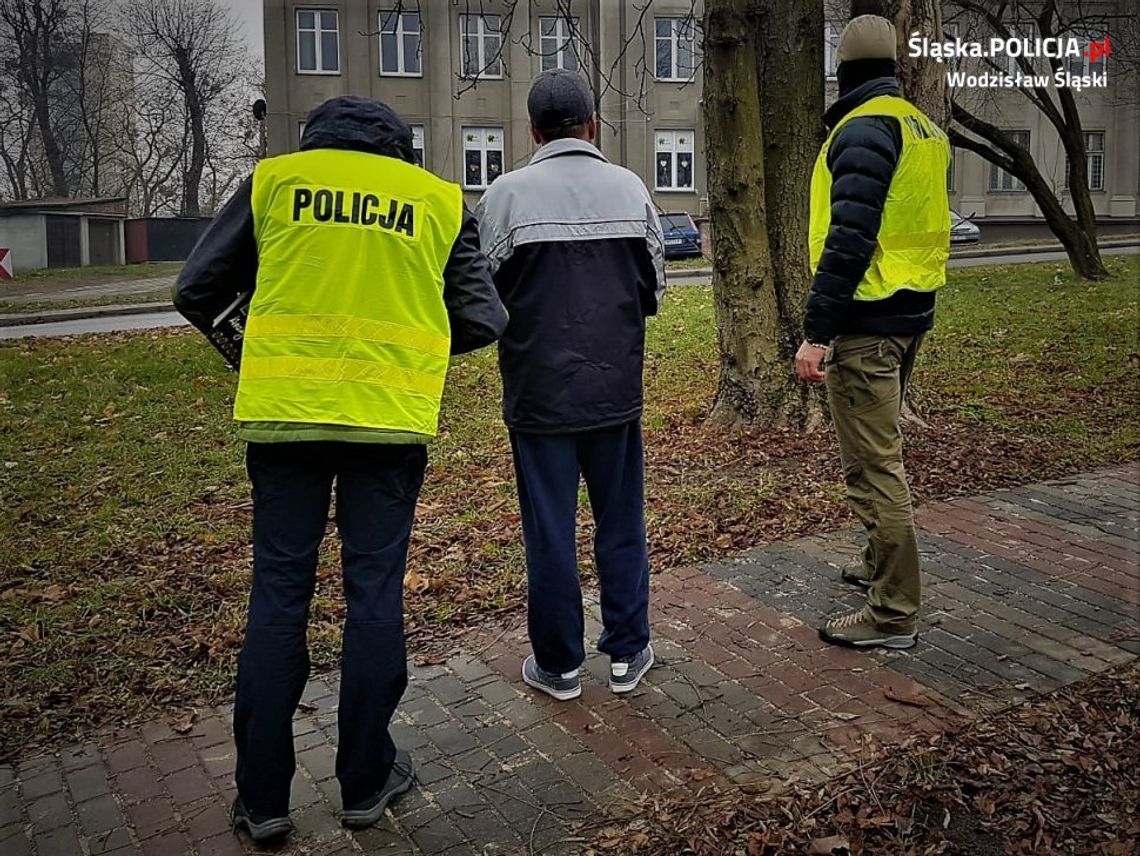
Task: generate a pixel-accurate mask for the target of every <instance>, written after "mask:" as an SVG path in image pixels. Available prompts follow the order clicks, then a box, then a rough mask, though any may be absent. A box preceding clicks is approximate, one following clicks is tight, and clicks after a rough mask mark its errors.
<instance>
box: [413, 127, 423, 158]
mask: <svg viewBox="0 0 1140 856" xmlns="http://www.w3.org/2000/svg"><path fill="white" fill-rule="evenodd" d="M412 151H413V152H414V153H415V156H416V166H423V165H424V163H425V161H424V126H423V125H412Z"/></svg>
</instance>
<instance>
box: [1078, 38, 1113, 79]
mask: <svg viewBox="0 0 1140 856" xmlns="http://www.w3.org/2000/svg"><path fill="white" fill-rule="evenodd" d="M1074 35H1075V36H1076V38H1078V39H1080V40H1081V41H1083V42H1084V43H1085V49H1084V51H1082V53H1081V55H1080V56H1073V57H1069V74H1072V75H1074V76H1076V77H1083V76H1085V75H1086V74H1103V73H1104V66H1105V63H1106V62H1108V60H1107V59H1106V58H1105V56H1104V54H1102V53H1099V52H1098V55H1097V58H1096V62H1093V61H1092V59H1091V56H1090V54H1091V53H1092V46H1091V45H1090V44H1089V42H1092V41H1098V40H1097V39H1095V38H1094V37H1093V36H1090V35H1089V34H1087V33H1084V32H1082V33H1076V34H1074Z"/></svg>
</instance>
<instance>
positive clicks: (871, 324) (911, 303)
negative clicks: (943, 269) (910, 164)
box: [804, 77, 934, 345]
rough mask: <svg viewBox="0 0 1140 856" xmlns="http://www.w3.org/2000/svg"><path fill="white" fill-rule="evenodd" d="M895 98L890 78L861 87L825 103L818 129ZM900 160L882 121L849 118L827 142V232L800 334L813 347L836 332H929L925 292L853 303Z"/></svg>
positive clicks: (889, 126) (897, 143)
mask: <svg viewBox="0 0 1140 856" xmlns="http://www.w3.org/2000/svg"><path fill="white" fill-rule="evenodd" d="M898 94H899V85H898V81H897V80H895V78H893V77H880V78H876V79H874V80H869V81H867V82H866V83H864V84H862V85H861V86H858V87H856V88H855V89H853V90H852V91H851V92H849V93H847V94H846V95H844V96H843V97H842V98H840V99H839V100H838V101H836V102H835V103H834V104H832V105H831V107H830V108H829V109H828V111H827V113H825V114H824V117H823V119H824V123H825V124H826V125H827V127H828V128H829V129H830V128H834V127H835V126H836V125H837V124H839V122H840V120H842V119H843V117H844V116H846V115H847V114H848V113H850V112H851V111H852V110H854V109H855V108H856V107H858V106H859V105H860V104H862V103H864V102H865V101H870V100H871V99H872V98H877V97H879V96H880V95H898ZM901 154H902V135H901V133H900V131H899V127H898V122H897V121H896V120H895V119H893V118H891V117H889V116H861V117H858V118H855V119H852V120H851V121H850V122H848V123H847V124H846V125H844V126H843V127H842V128H841V129H840V131H839V133H838V134H836V135H835V139H834V140H832V142H831V148H830V149H828V152H827V166H828V169H829V170H831V227H830V229H829V230H828V233H827V241H826V243H825V244H824V247H823V255H822V256H821V257H820V259H819V264H818V265H817V266H816V271H815V278H814V280H813V281H812V288H811V294H810V295H809V296H808V302H807V313H806V315H805V317H804V335H805V337H806V338H807V340H808V341H809V342H812V343H813V344H817V345H827V344H829V343H830V342H831V340H832V339H834V338H835V337H836V336H839V335H842V334H844V333H867V334H873V335H882V336H911V335H917V334H918V333H924V332H926V331H927V330H929V329H930V328H931V327H933V326H934V293H933V292H921V291H908V290H907V289H905V288H904V289H902V290H900V291H897V292H895V293H894V294H892V295H891V296H890V297H888V298H886V299H885V300H855V299H854V297H855V289H856V288H858V286H859V282H860V280H862V279H863V275H864V274H865V273H866V272H867V268H868V267H870V265H871V256H872V255H873V254H874V252H875V246H876V244H877V242H878V237H879V227H880V225H882V222H883V207H884V205H885V204H886V201H887V192H888V191H889V190H890V188H891V179H892V178H894V174H895V168H896V167H897V166H898V162H899V157H900V156H901Z"/></svg>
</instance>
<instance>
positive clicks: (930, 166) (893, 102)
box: [796, 15, 950, 648]
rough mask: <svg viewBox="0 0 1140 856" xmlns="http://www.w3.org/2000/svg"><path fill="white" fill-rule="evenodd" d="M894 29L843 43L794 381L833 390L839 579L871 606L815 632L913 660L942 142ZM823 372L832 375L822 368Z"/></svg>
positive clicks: (860, 28) (944, 161)
mask: <svg viewBox="0 0 1140 856" xmlns="http://www.w3.org/2000/svg"><path fill="white" fill-rule="evenodd" d="M895 44H896V40H895V28H894V26H893V25H892V24H891V22H890V21H888V20H887V19H885V18H881V17H878V16H876V15H861V16H859V17H857V18H854V19H853V20H852V21H851V23H850V24H848V25H847V27H846V29H844V31H843V35H842V36H841V37H840V40H839V51H838V52H839V68H838V71H837V77H838V80H839V100H838V101H836V102H835V103H834V104H833V105H832V106H831V107H830V109H828V111H827V113H826V114H825V115H824V122H825V123H826V124H827V126H828V129H829V132H830V133H829V135H828V137H827V140H826V141H825V142H824V144H823V149H822V151H821V152H820V154H819V158H818V160H817V161H816V165H815V171H814V172H813V174H812V182H811V223H810V226H809V244H810V247H811V264H812V270H813V272H814V278H813V281H812V288H811V294H810V296H809V297H808V303H807V314H806V317H805V319H804V333H805V339H804V343H803V345H801V346H800V350H799V353H798V354H797V355H796V371H797V373H798V374H799V376H800V377H801V378H802V379H804V380H805V381H808V382H809V383H819V382H822V381H824V380H825V379H826V381H827V398H828V402H829V404H830V406H831V414H832V417H833V422H834V424H835V431H836V434H837V435H838V437H839V451H840V458H841V460H842V462H843V474H844V479H845V481H846V483H847V498H848V502H849V503H850V505H851V509H852V510H853V511H854V512H855V514H856V516H858V518H859V519H860V521H861V522H862V523H863V525H864V527H865V528H866V530H867V535H868V539H867V545H866V547H865V549H864V550H863V556H862V559H861V561H860V562H859V563H858V565H857V566H856V567H853V568H850V569H848V570H846V571H844V572H843V579H844V581H846V582H848V583H851V584H852V585H857V586H860V587H862V588H864V589H866V590H867V605H866V606H865V607H864V608H863V609H860V610H858V611H856V612H853V613H851V614H849V615H844V616H840V617H838V618H833V619H831V620H830V621H828V622H827V623H825V624H824V625H823V626H822V627H821V628H820V631H819V633H820V636H821V637H822V638H823V639H824V641H826V642H831V643H833V644H836V645H846V646H850V647H856V648H869V647H885V648H909V647H911V646H912V645H914V643H915V640H916V638H917V625H916V619H917V616H918V607H919V600H920V592H921V587H920V584H919V570H918V545H917V542H916V540H915V530H914V512H913V509H912V507H911V498H910V489H909V487H908V486H907V480H906V472H905V470H904V469H903V459H902V434H901V433H900V431H899V411H900V408H901V407H902V403H903V398H904V396H905V395H906V386H907V381H908V380H909V379H910V375H911V372H912V370H913V368H914V361H915V357H916V356H917V354H918V349H919V345H920V344H921V343H922V338H923V336H924V335H925V334H926V332H927V331H928V330H930V328H931V327H932V326H933V325H934V300H935V297H934V295H935V291H936V290H937V289H938V288H940V287H941V286H942V285H944V284H945V282H946V260H947V258H948V257H949V250H950V205H949V201H948V199H947V196H946V170H947V168H948V167H949V165H950V143H949V140H948V138H947V136H946V134H945V133H944V132H943V131H942V129H941V128H939V127H938V126H937V125H935V124H934V123H933V122H932V121H930V119H929V118H928V117H927V116H925V115H924V114H923V113H922V112H921V111H920V110H919V109H918V108H916V107H915V106H914V105H913V104H910V103H909V102H907V101H906V100H905V99H903V98H900V97H899V84H898V80H897V79H896V76H895V75H896V67H895V49H896V48H895ZM825 361H826V372H825V370H824V364H825Z"/></svg>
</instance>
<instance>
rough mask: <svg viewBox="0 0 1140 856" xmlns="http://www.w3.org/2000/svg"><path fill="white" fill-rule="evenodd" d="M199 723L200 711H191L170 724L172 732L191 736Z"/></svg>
mask: <svg viewBox="0 0 1140 856" xmlns="http://www.w3.org/2000/svg"><path fill="white" fill-rule="evenodd" d="M197 721H198V711H196V710H189V711H187V712H186V713H184V714H183V715H182V716H180V717H178V718H177V719H175V720H174V721H173V722H171V723H170V730H171V731H173V732H174V733H175V734H189V733H190V732H191V731H192V730H193V729H194V724H195V723H196V722H197Z"/></svg>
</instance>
